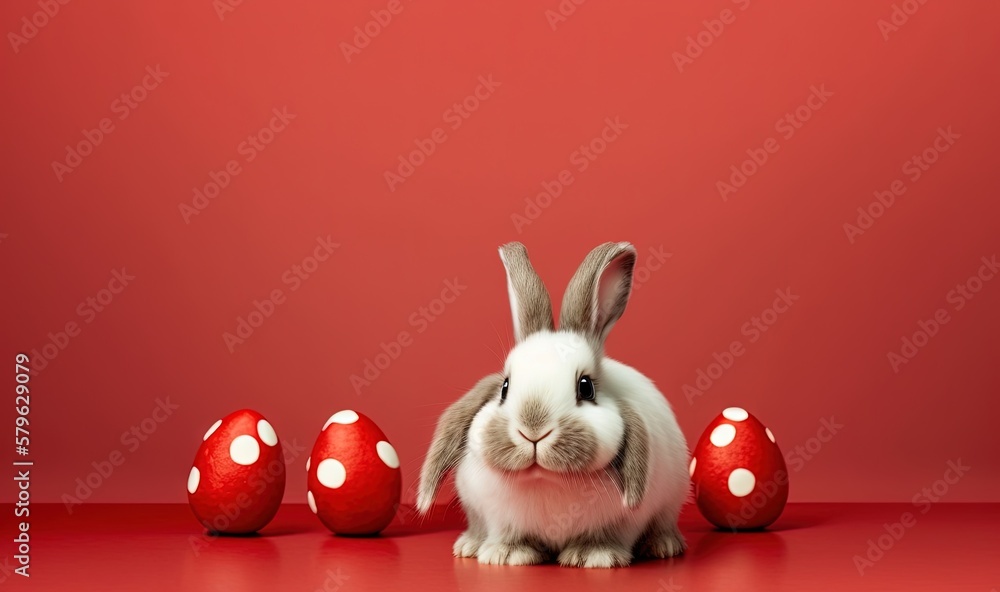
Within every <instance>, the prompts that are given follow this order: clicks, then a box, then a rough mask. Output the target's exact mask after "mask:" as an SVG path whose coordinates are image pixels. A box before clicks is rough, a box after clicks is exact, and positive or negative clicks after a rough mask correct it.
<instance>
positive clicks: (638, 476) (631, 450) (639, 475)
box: [611, 402, 649, 508]
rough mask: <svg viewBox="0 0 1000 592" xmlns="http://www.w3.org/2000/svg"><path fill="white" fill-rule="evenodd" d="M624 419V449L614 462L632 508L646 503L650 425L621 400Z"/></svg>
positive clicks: (623, 494) (624, 495)
mask: <svg viewBox="0 0 1000 592" xmlns="http://www.w3.org/2000/svg"><path fill="white" fill-rule="evenodd" d="M618 404H619V406H620V408H621V415H622V419H623V420H625V435H624V436H623V438H622V448H621V450H620V451H619V452H618V456H617V457H616V458H615V460H614V461H612V463H611V464H612V466H613V467H614V468H615V470H616V471H617V472H618V476H619V478H620V479H621V483H620V486H621V489H622V496H623V497H624V498H625V503H626V504H627V505H628V507H630V508H634V507H636V506H638V505H639V503H640V502H642V498H643V497H644V496H645V495H646V479H647V474H646V473H647V472H648V470H649V433H648V432H647V431H646V424H645V423H644V422H643V420H642V417H641V416H640V415H639V413H638V412H637V411H635V410H634V409H632V407H631V406H630V405H627V404H625V403H624V402H619V403H618Z"/></svg>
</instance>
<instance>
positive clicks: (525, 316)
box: [500, 243, 555, 342]
mask: <svg viewBox="0 0 1000 592" xmlns="http://www.w3.org/2000/svg"><path fill="white" fill-rule="evenodd" d="M500 260H501V261H503V266H504V268H505V269H506V270H507V293H508V295H509V296H510V313H511V316H512V317H514V339H515V341H517V342H520V341H521V340H523V339H524V338H525V337H527V336H528V335H531V334H532V333H535V332H538V331H546V330H547V331H552V330H553V328H554V327H555V324H554V323H553V322H552V302H551V301H550V300H549V291H548V290H546V289H545V284H543V283H542V280H541V278H539V277H538V274H537V273H535V268H534V267H532V266H531V262H530V261H528V249H526V248H525V247H524V245H522V244H521V243H507V244H506V245H504V246H502V247H500Z"/></svg>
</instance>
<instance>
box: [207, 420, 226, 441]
mask: <svg viewBox="0 0 1000 592" xmlns="http://www.w3.org/2000/svg"><path fill="white" fill-rule="evenodd" d="M220 425H222V420H221V419H220V420H219V421H217V422H215V423H213V424H212V427H210V428H208V431H207V432H205V437H204V438H202V440H208V437H209V436H211V435H212V434H214V433H215V430H217V429H219V426H220Z"/></svg>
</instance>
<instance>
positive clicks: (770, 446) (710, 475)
mask: <svg viewBox="0 0 1000 592" xmlns="http://www.w3.org/2000/svg"><path fill="white" fill-rule="evenodd" d="M688 469H689V472H690V474H691V481H692V483H693V484H694V494H695V501H696V502H697V505H698V509H699V510H700V511H701V513H702V514H703V515H704V516H705V518H707V519H708V521H709V522H711V523H712V524H714V525H716V526H717V527H719V528H723V529H727V530H752V529H759V528H764V527H765V526H767V525H769V524H771V523H772V522H774V521H775V520H777V518H778V516H780V515H781V512H782V510H784V508H785V502H786V501H787V500H788V470H787V468H786V467H785V459H784V457H783V456H782V454H781V449H780V448H779V447H778V443H777V441H776V439H775V437H774V433H773V432H772V431H771V430H770V429H769V428H767V427H765V426H764V424H762V423H761V422H760V421H759V420H758V419H757V418H756V417H754V416H753V415H751V414H750V413H748V412H747V411H746V410H745V409H742V408H740V407H729V408H727V409H725V410H723V411H722V413H721V414H719V416H718V417H716V418H715V419H714V420H713V421H712V422H711V423H710V424H709V425H708V427H707V428H706V429H705V432H704V433H703V434H702V436H701V438H700V439H699V440H698V444H697V445H695V448H694V451H693V454H692V457H691V463H690V465H689V467H688Z"/></svg>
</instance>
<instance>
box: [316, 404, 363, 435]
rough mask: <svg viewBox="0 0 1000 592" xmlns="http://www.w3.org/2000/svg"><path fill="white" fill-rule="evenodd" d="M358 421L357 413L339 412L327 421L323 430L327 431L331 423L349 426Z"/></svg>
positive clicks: (347, 410) (348, 410) (349, 411)
mask: <svg viewBox="0 0 1000 592" xmlns="http://www.w3.org/2000/svg"><path fill="white" fill-rule="evenodd" d="M356 421H358V414H357V413H355V412H353V411H351V410H350V409H346V410H344V411H338V412H336V413H334V414H333V415H331V416H330V419H328V420H326V423H324V424H323V430H325V429H326V428H328V427H330V424H331V423H339V424H343V425H347V424H351V423H354V422H356ZM323 430H320V431H323Z"/></svg>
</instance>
